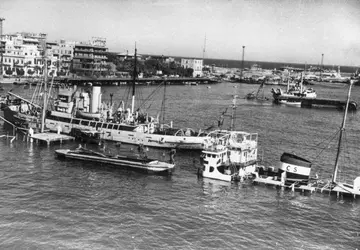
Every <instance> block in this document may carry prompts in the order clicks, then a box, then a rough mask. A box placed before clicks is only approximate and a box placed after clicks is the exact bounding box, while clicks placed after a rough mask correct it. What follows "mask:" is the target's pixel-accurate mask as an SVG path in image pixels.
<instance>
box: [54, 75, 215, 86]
mask: <svg viewBox="0 0 360 250" xmlns="http://www.w3.org/2000/svg"><path fill="white" fill-rule="evenodd" d="M164 81H165V82H166V84H169V85H186V84H190V83H197V84H215V83H218V82H219V81H218V80H217V79H215V78H208V77H148V78H137V79H136V82H137V84H139V85H157V84H159V83H161V82H164ZM54 82H56V83H68V84H72V85H78V84H86V83H89V82H91V83H92V84H93V85H99V86H106V85H127V84H132V82H133V79H132V78H128V77H126V78H125V77H112V78H107V77H100V78H93V77H55V78H54Z"/></svg>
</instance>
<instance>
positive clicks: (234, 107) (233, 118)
mask: <svg viewBox="0 0 360 250" xmlns="http://www.w3.org/2000/svg"><path fill="white" fill-rule="evenodd" d="M236 97H237V95H234V99H233V105H232V111H231V121H230V131H232V130H233V129H234V122H235V110H236Z"/></svg>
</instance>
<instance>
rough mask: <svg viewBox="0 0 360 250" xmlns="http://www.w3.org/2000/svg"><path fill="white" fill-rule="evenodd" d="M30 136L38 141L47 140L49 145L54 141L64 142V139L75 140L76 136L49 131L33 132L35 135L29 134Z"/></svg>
mask: <svg viewBox="0 0 360 250" xmlns="http://www.w3.org/2000/svg"><path fill="white" fill-rule="evenodd" d="M29 138H30V139H32V140H35V141H37V142H46V143H47V144H48V145H50V143H52V142H60V143H62V142H63V141H74V140H75V137H73V136H69V135H64V134H57V133H49V132H45V133H38V134H33V135H31V136H29Z"/></svg>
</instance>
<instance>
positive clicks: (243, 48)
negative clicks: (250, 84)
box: [240, 46, 245, 81]
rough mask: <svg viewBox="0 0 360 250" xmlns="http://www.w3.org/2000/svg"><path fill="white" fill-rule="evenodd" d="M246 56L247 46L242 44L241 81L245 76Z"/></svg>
mask: <svg viewBox="0 0 360 250" xmlns="http://www.w3.org/2000/svg"><path fill="white" fill-rule="evenodd" d="M244 57H245V46H242V61H241V73H240V81H241V80H242V78H243V71H244Z"/></svg>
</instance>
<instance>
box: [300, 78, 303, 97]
mask: <svg viewBox="0 0 360 250" xmlns="http://www.w3.org/2000/svg"><path fill="white" fill-rule="evenodd" d="M302 92H303V74H302V73H301V78H300V94H302Z"/></svg>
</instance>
